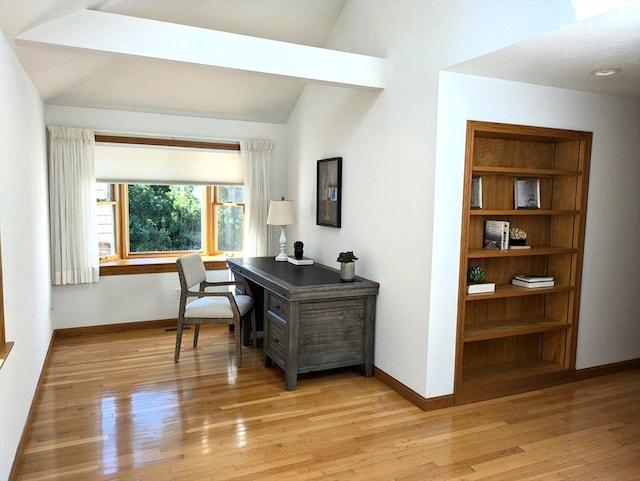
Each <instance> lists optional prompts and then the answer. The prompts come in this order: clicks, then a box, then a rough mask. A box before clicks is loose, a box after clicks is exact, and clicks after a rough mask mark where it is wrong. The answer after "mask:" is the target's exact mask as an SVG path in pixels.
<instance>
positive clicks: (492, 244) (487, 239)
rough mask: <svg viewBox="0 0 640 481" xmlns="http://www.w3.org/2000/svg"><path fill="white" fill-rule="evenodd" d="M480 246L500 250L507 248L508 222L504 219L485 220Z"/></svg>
mask: <svg viewBox="0 0 640 481" xmlns="http://www.w3.org/2000/svg"><path fill="white" fill-rule="evenodd" d="M482 247H483V248H485V249H498V250H501V251H504V250H507V249H509V222H508V221H506V220H485V221H484V239H483V240H482Z"/></svg>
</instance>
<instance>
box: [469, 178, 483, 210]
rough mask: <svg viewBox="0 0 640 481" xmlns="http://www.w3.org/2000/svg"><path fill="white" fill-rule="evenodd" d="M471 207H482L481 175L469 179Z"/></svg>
mask: <svg viewBox="0 0 640 481" xmlns="http://www.w3.org/2000/svg"><path fill="white" fill-rule="evenodd" d="M471 208H472V209H482V177H473V178H472V179H471Z"/></svg>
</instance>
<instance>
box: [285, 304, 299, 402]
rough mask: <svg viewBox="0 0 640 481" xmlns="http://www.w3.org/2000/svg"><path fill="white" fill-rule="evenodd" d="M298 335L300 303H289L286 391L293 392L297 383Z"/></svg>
mask: <svg viewBox="0 0 640 481" xmlns="http://www.w3.org/2000/svg"><path fill="white" fill-rule="evenodd" d="M299 335H300V303H299V302H290V303H289V319H288V320H287V349H286V356H287V358H286V359H285V362H284V364H285V370H284V379H285V387H286V389H287V391H293V390H295V388H296V383H297V382H298V338H299Z"/></svg>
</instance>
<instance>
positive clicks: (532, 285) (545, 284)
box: [511, 278, 555, 289]
mask: <svg viewBox="0 0 640 481" xmlns="http://www.w3.org/2000/svg"><path fill="white" fill-rule="evenodd" d="M511 284H513V285H514V286H518V287H525V288H527V289H538V288H540V287H553V286H554V285H555V281H538V282H527V281H521V280H520V279H516V278H513V279H512V280H511Z"/></svg>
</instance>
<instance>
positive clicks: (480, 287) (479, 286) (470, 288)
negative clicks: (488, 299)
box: [467, 282, 496, 294]
mask: <svg viewBox="0 0 640 481" xmlns="http://www.w3.org/2000/svg"><path fill="white" fill-rule="evenodd" d="M495 290H496V283H495V282H475V283H473V284H468V285H467V294H483V293H486V292H494V291H495Z"/></svg>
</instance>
